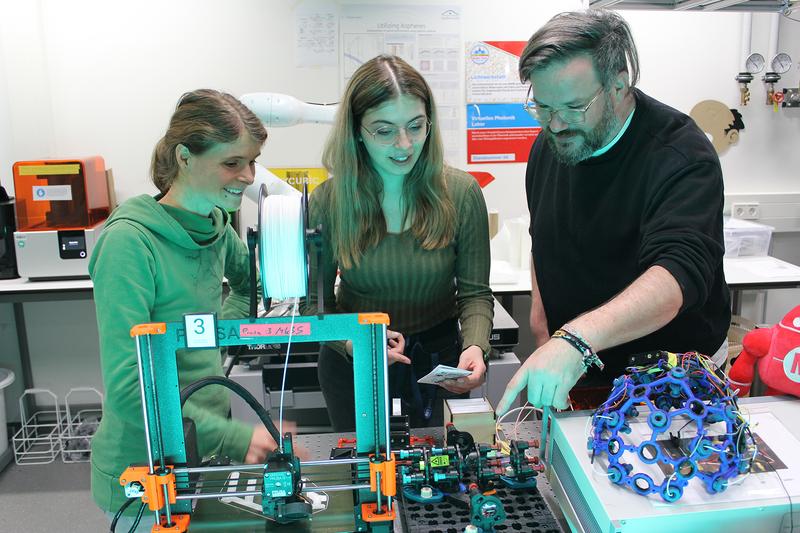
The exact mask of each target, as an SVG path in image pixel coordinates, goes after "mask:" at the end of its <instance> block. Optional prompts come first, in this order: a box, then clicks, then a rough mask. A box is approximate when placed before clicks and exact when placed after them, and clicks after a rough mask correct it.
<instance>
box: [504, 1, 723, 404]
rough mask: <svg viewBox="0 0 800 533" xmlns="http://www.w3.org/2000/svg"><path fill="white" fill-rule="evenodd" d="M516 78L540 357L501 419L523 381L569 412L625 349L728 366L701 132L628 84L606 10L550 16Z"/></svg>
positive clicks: (714, 182) (711, 159)
mask: <svg viewBox="0 0 800 533" xmlns="http://www.w3.org/2000/svg"><path fill="white" fill-rule="evenodd" d="M519 70H520V78H521V79H522V80H523V81H530V84H531V86H530V91H529V93H528V99H527V101H526V103H525V107H526V109H527V110H528V111H529V112H530V113H531V114H532V115H533V116H534V117H535V118H536V119H537V120H538V121H539V123H540V124H541V126H542V132H541V133H540V134H539V137H538V138H537V139H536V142H535V143H534V145H533V147H532V149H531V153H530V157H529V159H528V168H527V174H526V191H527V195H528V205H529V209H530V215H531V225H530V233H531V237H532V242H533V247H532V261H531V282H532V290H531V299H532V304H531V317H530V321H531V329H532V331H533V334H534V338H535V342H536V350H535V351H534V352H533V353H532V354H531V356H530V357H529V358H528V359H527V360H526V361H525V363H524V364H523V365H522V367H521V368H520V369H519V371H518V372H517V373H516V375H515V376H514V377H513V378H512V380H511V382H510V383H509V385H508V388H507V389H506V393H505V395H504V396H503V399H502V401H501V402H500V405H499V406H498V413H499V414H502V413H503V412H505V411H507V410H508V408H509V406H510V405H511V403H512V401H513V400H514V399H515V398H516V396H517V395H518V394H519V393H520V392H521V391H522V389H523V388H526V387H527V389H528V401H530V402H531V403H532V404H534V405H536V406H554V407H556V408H566V407H567V403H568V394H569V392H570V390H571V389H572V388H573V386H575V384H576V383H578V382H579V380H581V383H582V384H583V383H585V384H589V385H603V384H604V385H611V383H612V381H613V379H614V378H615V377H616V376H618V375H620V374H621V373H623V372H624V369H625V366H627V356H629V355H632V354H637V353H642V352H651V351H657V350H668V351H672V352H687V351H698V352H701V353H704V354H707V355H710V356H713V359H714V361H715V362H717V363H724V361H725V356H726V355H727V341H726V335H727V329H728V325H729V323H730V294H729V292H728V288H727V286H726V284H725V276H724V273H723V268H722V256H723V254H724V244H723V234H722V206H723V183H722V170H721V167H720V163H719V158H718V157H717V155H716V153H715V152H714V149H713V146H712V145H711V143H710V142H709V141H708V139H707V138H706V136H705V134H704V133H703V132H702V131H701V130H700V129H699V128H698V127H697V126H696V125H695V123H694V122H693V121H692V119H691V118H689V117H688V116H686V115H685V114H683V113H681V112H679V111H677V110H675V109H672V108H671V107H668V106H666V105H665V104H662V103H661V102H659V101H657V100H655V99H653V98H651V97H649V96H647V95H646V94H644V93H643V92H642V91H640V90H638V89H636V88H634V87H633V86H634V85H635V84H636V82H637V81H638V77H639V65H638V56H637V53H636V47H635V44H634V42H633V38H632V36H631V32H630V28H629V27H628V24H627V23H626V22H625V21H624V20H623V19H622V18H621V17H620V16H619V15H617V14H615V13H613V12H610V11H604V10H589V11H584V12H572V13H562V14H560V15H556V16H555V17H553V19H551V20H550V21H549V22H548V23H547V24H545V26H543V27H542V28H541V29H540V30H538V31H537V32H536V33H535V34H534V35H533V36H532V37H531V39H530V41H529V42H528V45H527V47H526V48H525V50H524V52H523V53H522V56H521V57H520V67H519ZM582 377H583V379H581V378H582Z"/></svg>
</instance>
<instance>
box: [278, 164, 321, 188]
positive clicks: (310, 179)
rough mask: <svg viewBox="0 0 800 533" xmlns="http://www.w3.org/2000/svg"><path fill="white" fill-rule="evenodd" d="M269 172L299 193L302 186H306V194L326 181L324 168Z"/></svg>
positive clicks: (279, 169) (285, 169)
mask: <svg viewBox="0 0 800 533" xmlns="http://www.w3.org/2000/svg"><path fill="white" fill-rule="evenodd" d="M269 171H270V172H272V173H273V174H275V175H276V176H278V177H279V178H280V179H282V180H283V181H285V182H286V183H288V184H289V185H291V186H292V187H294V188H295V189H297V190H298V191H300V192H303V184H308V194H311V193H312V192H313V191H314V189H316V188H317V186H318V185H319V184H320V183H322V182H323V181H325V180H326V179H328V171H327V170H325V169H324V168H299V167H294V168H270V169H269Z"/></svg>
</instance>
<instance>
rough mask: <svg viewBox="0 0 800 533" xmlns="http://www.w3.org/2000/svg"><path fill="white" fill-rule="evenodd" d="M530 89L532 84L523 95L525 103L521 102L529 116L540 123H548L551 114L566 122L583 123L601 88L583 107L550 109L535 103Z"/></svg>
mask: <svg viewBox="0 0 800 533" xmlns="http://www.w3.org/2000/svg"><path fill="white" fill-rule="evenodd" d="M532 91H533V86H529V87H528V96H526V97H525V103H524V104H522V109H524V110H525V111H527V112H528V114H529V115H530V116H532V117H533V118H535V119H536V120H538V121H539V123H540V124H542V125H545V124H549V123H550V121H551V120H553V116H554V115H556V114H557V115H558V117H559V118H560V119H561V122H564V123H566V124H583V123H584V122H585V121H586V112H587V111H588V110H589V108H590V107H592V104H593V103H594V102H595V100H597V98H598V97H599V96H600V95H601V94H602V92H603V88H602V87H600V89H599V90H598V91H597V93H595V95H594V97H593V98H592V99H591V100H589V103H588V104H586V105H585V106H584V107H579V108H572V107H567V108H565V109H550V108H546V107H541V106H540V105H539V104H537V103H536V100H534V99H533V94H532Z"/></svg>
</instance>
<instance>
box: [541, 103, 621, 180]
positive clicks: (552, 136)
mask: <svg viewBox="0 0 800 533" xmlns="http://www.w3.org/2000/svg"><path fill="white" fill-rule="evenodd" d="M604 96H605V97H604V98H603V102H604V104H605V105H604V106H603V116H602V117H601V118H600V122H599V123H598V124H597V126H595V127H594V128H593V129H591V130H589V131H580V130H570V129H569V128H567V129H566V130H564V131H560V132H558V133H553V132H552V131H550V128H549V127H546V128H544V131H543V133H544V137H545V139H546V140H547V144H549V145H550V148H552V150H553V153H555V155H556V159H558V161H559V162H560V163H561V164H564V165H567V166H573V165H577V164H578V163H580V162H581V161H584V160H586V159H588V158H589V157H590V156H591V155H592V154H593V153H595V152H596V151H597V150H599V149H600V148H602V147H603V146H605V143H606V140H607V139H608V137H609V136H610V134H611V132H613V131H615V130H616V129H618V128H619V125H620V123H619V119H617V116H616V115H615V114H614V110H613V109H612V108H611V99H610V98H609V97H608V96H607V95H604ZM569 138H572V139H583V141H582V142H581V141H578V142H572V143H570V145H569V146H564V145H562V144H559V143H558V141H557V139H569Z"/></svg>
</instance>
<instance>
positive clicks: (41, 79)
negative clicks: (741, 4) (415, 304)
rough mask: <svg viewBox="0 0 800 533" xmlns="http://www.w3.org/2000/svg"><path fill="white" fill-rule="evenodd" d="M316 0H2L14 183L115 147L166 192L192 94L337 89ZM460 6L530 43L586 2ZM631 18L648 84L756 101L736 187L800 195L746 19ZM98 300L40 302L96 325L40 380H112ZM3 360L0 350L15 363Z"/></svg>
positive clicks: (304, 129)
mask: <svg viewBox="0 0 800 533" xmlns="http://www.w3.org/2000/svg"><path fill="white" fill-rule="evenodd" d="M300 3H301V2H300V1H293V2H289V1H286V0H227V1H223V0H170V1H156V0H139V1H137V2H109V1H107V0H70V1H68V2H65V1H63V0H26V1H17V2H12V1H10V0H0V182H2V184H3V185H4V186H6V188H8V189H9V190H11V189H12V188H13V187H12V179H11V172H10V168H11V163H12V162H13V161H18V160H26V159H33V158H42V157H76V156H82V155H90V154H101V155H102V156H103V157H104V158H105V159H106V164H107V166H109V167H112V168H113V169H114V175H115V178H116V181H117V197H118V199H119V200H125V199H127V198H130V197H131V196H134V195H136V194H141V193H151V192H154V188H153V187H152V186H151V185H150V184H149V180H148V178H147V173H148V167H149V161H150V155H151V150H152V147H153V145H154V144H155V142H156V141H157V140H158V138H159V137H160V136H161V135H162V134H163V132H164V130H165V128H166V125H167V121H168V118H169V116H170V114H171V112H172V109H173V108H174V105H175V103H176V101H177V99H178V97H179V96H180V94H181V93H183V92H184V91H187V90H191V89H195V88H199V87H212V88H217V89H221V90H225V91H228V92H230V93H232V94H242V93H246V92H254V91H273V92H283V93H288V94H292V95H294V96H296V97H298V98H300V99H303V100H307V101H317V102H320V101H323V102H325V101H327V102H331V101H336V100H337V99H338V96H339V70H338V68H336V67H324V68H296V67H295V52H294V18H293V8H294V7H295V6H297V5H299V4H300ZM344 3H359V2H341V4H344ZM360 3H370V4H381V3H388V2H379V1H375V0H372V1H364V2H360ZM397 3H400V2H399V0H398V2H397ZM437 3H438V2H437ZM441 3H448V2H441ZM449 3H450V4H455V5H460V6H462V7H463V12H462V17H463V24H462V31H463V34H462V37H463V40H464V41H470V40H527V39H528V38H529V37H530V35H531V33H532V32H533V31H534V30H535V29H536V28H537V27H539V26H540V25H541V24H543V23H544V22H545V21H546V20H547V19H549V18H550V17H551V16H552V15H553V14H555V13H557V12H559V11H564V10H569V9H575V8H579V7H581V5H582V3H581V2H580V1H579V0H565V1H557V0H537V1H535V2H534V1H530V0H506V1H502V2H500V1H495V2H486V1H485V0H461V1H458V0H453V1H452V2H449ZM488 6H491V7H488ZM623 15H624V16H625V17H626V18H627V19H628V20H629V22H630V23H631V26H632V28H633V32H634V35H635V38H636V40H637V42H638V47H639V52H640V55H641V66H642V77H641V82H640V87H641V88H642V89H643V90H644V91H646V92H648V93H649V94H651V95H652V96H655V97H656V98H659V99H661V100H663V101H664V102H666V103H668V104H670V105H672V106H674V107H676V108H678V109H680V110H682V111H684V112H687V113H688V112H689V111H690V110H691V108H692V107H693V106H694V104H695V103H697V102H699V101H701V100H704V99H708V98H713V99H717V100H721V101H723V102H725V103H726V104H728V105H729V106H730V107H735V108H738V109H740V111H741V112H742V114H743V116H744V122H745V125H746V129H745V130H744V131H743V132H742V135H741V140H740V142H739V144H738V145H737V146H735V147H733V148H732V149H731V150H730V151H729V152H728V153H727V154H725V155H724V156H723V157H722V165H723V170H724V173H725V182H726V192H727V193H729V194H738V195H747V194H754V193H774V194H775V195H777V196H781V197H782V196H785V195H787V194H789V193H795V194H800V179H798V176H799V175H800V171H798V169H800V150H798V149H797V146H798V134H799V133H800V110H797V109H795V110H782V111H781V112H779V113H773V112H772V111H771V109H770V108H768V107H767V106H765V105H764V104H763V103H762V102H763V100H764V87H763V84H762V83H761V81H760V75H759V76H758V77H757V80H756V81H755V82H753V83H752V84H751V91H752V93H753V95H752V99H751V102H750V105H749V106H747V107H746V108H742V107H740V106H739V104H738V86H737V84H736V82H734V80H733V77H734V76H735V75H736V74H737V73H738V72H739V63H740V58H739V50H740V22H741V18H742V15H741V14H737V13H716V14H704V13H672V12H664V11H659V12H648V11H628V12H623ZM753 21H754V27H753V45H752V49H753V51H758V52H761V53H762V54H763V55H764V56H767V55H768V54H767V52H768V51H767V42H768V41H767V40H768V32H769V15H764V14H755V15H753ZM780 29H781V38H780V43H779V47H778V48H779V50H780V51H786V52H788V53H789V54H790V55H791V56H792V57H793V59H794V60H795V61H796V62H797V61H798V60H800V31H798V29H800V24H798V23H796V22H791V21H788V20H786V19H782V20H781V24H780ZM768 60H769V58H768ZM799 81H800V72H799V71H798V68H797V63H795V67H794V68H793V69H792V71H791V72H790V73H789V74H787V75H785V76H784V80H783V81H782V82H781V83H780V84H779V86H781V87H783V86H797V85H798V82H799ZM327 131H328V127H326V126H315V125H304V126H298V127H295V128H288V129H272V130H271V131H270V139H269V141H268V142H267V145H266V146H265V148H264V150H263V155H262V158H261V161H262V162H263V163H264V164H265V165H267V166H318V165H319V158H320V154H321V149H322V143H323V141H324V138H325V135H326V133H327ZM450 163H451V164H454V165H456V166H460V167H462V168H470V169H474V170H485V171H490V172H492V173H494V174H495V176H496V178H497V179H496V181H495V182H494V183H492V184H491V185H489V186H488V187H487V188H486V190H485V195H486V199H487V203H488V205H489V207H490V208H492V209H496V210H498V211H499V212H500V213H501V216H502V217H509V218H510V217H516V216H521V215H525V214H527V210H526V206H525V203H524V194H523V193H522V191H523V179H524V172H525V166H524V165H523V164H508V165H496V164H495V165H470V166H469V167H468V166H467V165H466V164H465V161H451V162H450ZM254 213H255V210H254V209H253V207H252V206H247V207H245V209H244V214H243V219H244V222H245V224H252V223H253V222H254V220H255V216H254ZM796 218H800V215H798V217H796ZM794 242H795V243H796V240H795V241H794ZM90 306H91V304H90V303H89V302H74V305H73V306H72V307H69V306H67V305H65V304H59V305H57V306H46V305H43V304H35V305H31V304H28V305H26V317H27V320H28V325H29V327H36V326H37V325H40V323H48V322H50V321H51V320H57V319H58V316H59V315H60V314H62V313H63V314H68V313H69V310H70V309H75V310H77V311H76V312H75V313H73V314H72V316H82V318H83V321H84V322H85V323H86V324H87V325H86V328H85V330H84V331H79V329H80V328H79V324H78V323H70V324H69V327H66V328H64V327H63V326H59V328H62V333H63V336H64V337H62V338H61V339H58V340H53V341H48V340H47V339H46V338H44V337H43V336H42V337H41V338H38V337H37V339H36V342H32V344H31V350H32V354H33V363H32V364H33V366H34V374H35V376H37V382H36V384H37V385H39V386H55V387H61V386H66V385H63V382H66V381H71V380H73V379H75V380H77V381H76V382H75V383H73V384H72V385H98V386H99V374H98V373H97V365H98V355H97V351H96V349H95V348H94V344H93V343H91V342H86V343H82V344H80V345H78V346H77V348H75V349H73V348H72V347H70V348H69V349H66V350H65V348H64V342H63V338H83V339H94V338H95V337H96V326H95V324H94V316H93V315H92V313H90V312H89V310H88V308H89V307H90ZM90 315H91V316H90ZM12 317H13V315H12V314H11V312H10V305H8V304H6V308H5V309H3V310H2V312H0V332H2V331H8V328H9V327H10V321H11V320H12ZM4 328H6V329H4ZM10 337H11V336H9V337H5V336H4V338H3V340H2V343H3V353H6V354H10V355H11V356H12V357H13V355H14V354H15V353H16V348H15V346H16V344H14V343H13V339H12V338H10ZM12 344H13V346H12ZM2 359H3V357H2V354H0V364H2V362H3V361H2ZM59 368H62V369H63V368H69V370H67V371H65V372H67V374H68V375H67V376H66V377H64V374H63V373H61V374H60V373H59V371H58V370H57V369H59ZM10 403H12V404H13V403H14V402H10Z"/></svg>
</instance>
